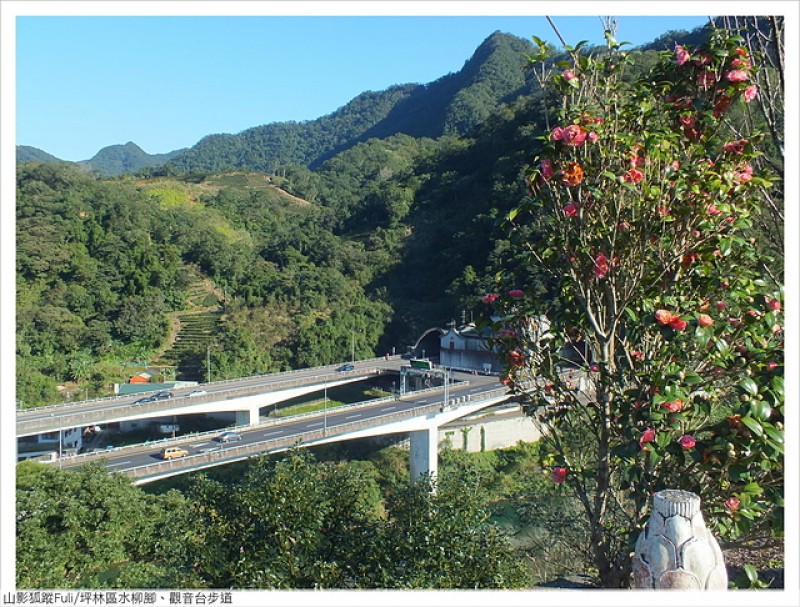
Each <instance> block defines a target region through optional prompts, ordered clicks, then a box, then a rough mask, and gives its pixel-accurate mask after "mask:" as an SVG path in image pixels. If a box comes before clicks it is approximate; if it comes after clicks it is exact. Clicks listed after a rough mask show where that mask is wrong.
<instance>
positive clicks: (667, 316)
mask: <svg viewBox="0 0 800 607" xmlns="http://www.w3.org/2000/svg"><path fill="white" fill-rule="evenodd" d="M655 316H656V321H658V322H659V323H660V324H662V325H668V324H669V323H671V322H672V320H673V319H674V318H675V317H676V316H675V314H673V313H672V312H670V311H669V310H656V314H655Z"/></svg>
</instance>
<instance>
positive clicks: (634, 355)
mask: <svg viewBox="0 0 800 607" xmlns="http://www.w3.org/2000/svg"><path fill="white" fill-rule="evenodd" d="M631 358H632V359H633V360H643V359H644V354H642V352H640V351H639V350H631Z"/></svg>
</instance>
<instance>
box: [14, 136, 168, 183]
mask: <svg viewBox="0 0 800 607" xmlns="http://www.w3.org/2000/svg"><path fill="white" fill-rule="evenodd" d="M182 151H183V150H175V151H172V152H168V153H166V154H148V153H147V152H145V151H144V150H143V149H142V148H140V147H139V146H138V145H136V144H135V143H133V142H132V141H129V142H128V143H126V144H125V145H110V146H107V147H104V148H103V149H102V150H100V151H99V152H97V154H95V155H94V156H92V157H91V158H90V159H89V160H81V161H79V162H76V163H74V164H77V165H78V166H81V167H83V168H84V169H87V170H89V171H92V172H95V173H98V174H100V175H105V176H107V177H115V176H117V175H123V174H125V173H134V172H136V171H138V170H140V169H143V168H144V167H152V166H159V165H162V164H164V163H165V162H167V161H168V160H170V159H171V158H173V157H175V156H176V155H177V154H179V153H180V152H182ZM17 162H18V163H20V162H56V163H68V162H67V161H65V160H61V159H60V158H56V157H55V156H53V155H52V154H48V153H47V152H45V151H44V150H40V149H38V148H34V147H31V146H29V145H18V146H17ZM68 164H72V163H68Z"/></svg>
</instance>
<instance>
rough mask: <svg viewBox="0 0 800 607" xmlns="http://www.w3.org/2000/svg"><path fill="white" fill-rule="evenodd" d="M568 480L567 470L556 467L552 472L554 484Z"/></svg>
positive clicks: (551, 477)
mask: <svg viewBox="0 0 800 607" xmlns="http://www.w3.org/2000/svg"><path fill="white" fill-rule="evenodd" d="M566 479H567V470H566V468H561V467H556V468H553V470H552V472H550V480H552V481H553V482H554V483H563V482H564V481H565V480H566Z"/></svg>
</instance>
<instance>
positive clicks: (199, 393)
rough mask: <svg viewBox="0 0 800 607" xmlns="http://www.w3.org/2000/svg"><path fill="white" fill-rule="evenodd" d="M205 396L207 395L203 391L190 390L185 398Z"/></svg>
mask: <svg viewBox="0 0 800 607" xmlns="http://www.w3.org/2000/svg"><path fill="white" fill-rule="evenodd" d="M205 394H208V392H206V391H205V390H192V391H191V392H189V394H187V395H186V396H203V395H205Z"/></svg>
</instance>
